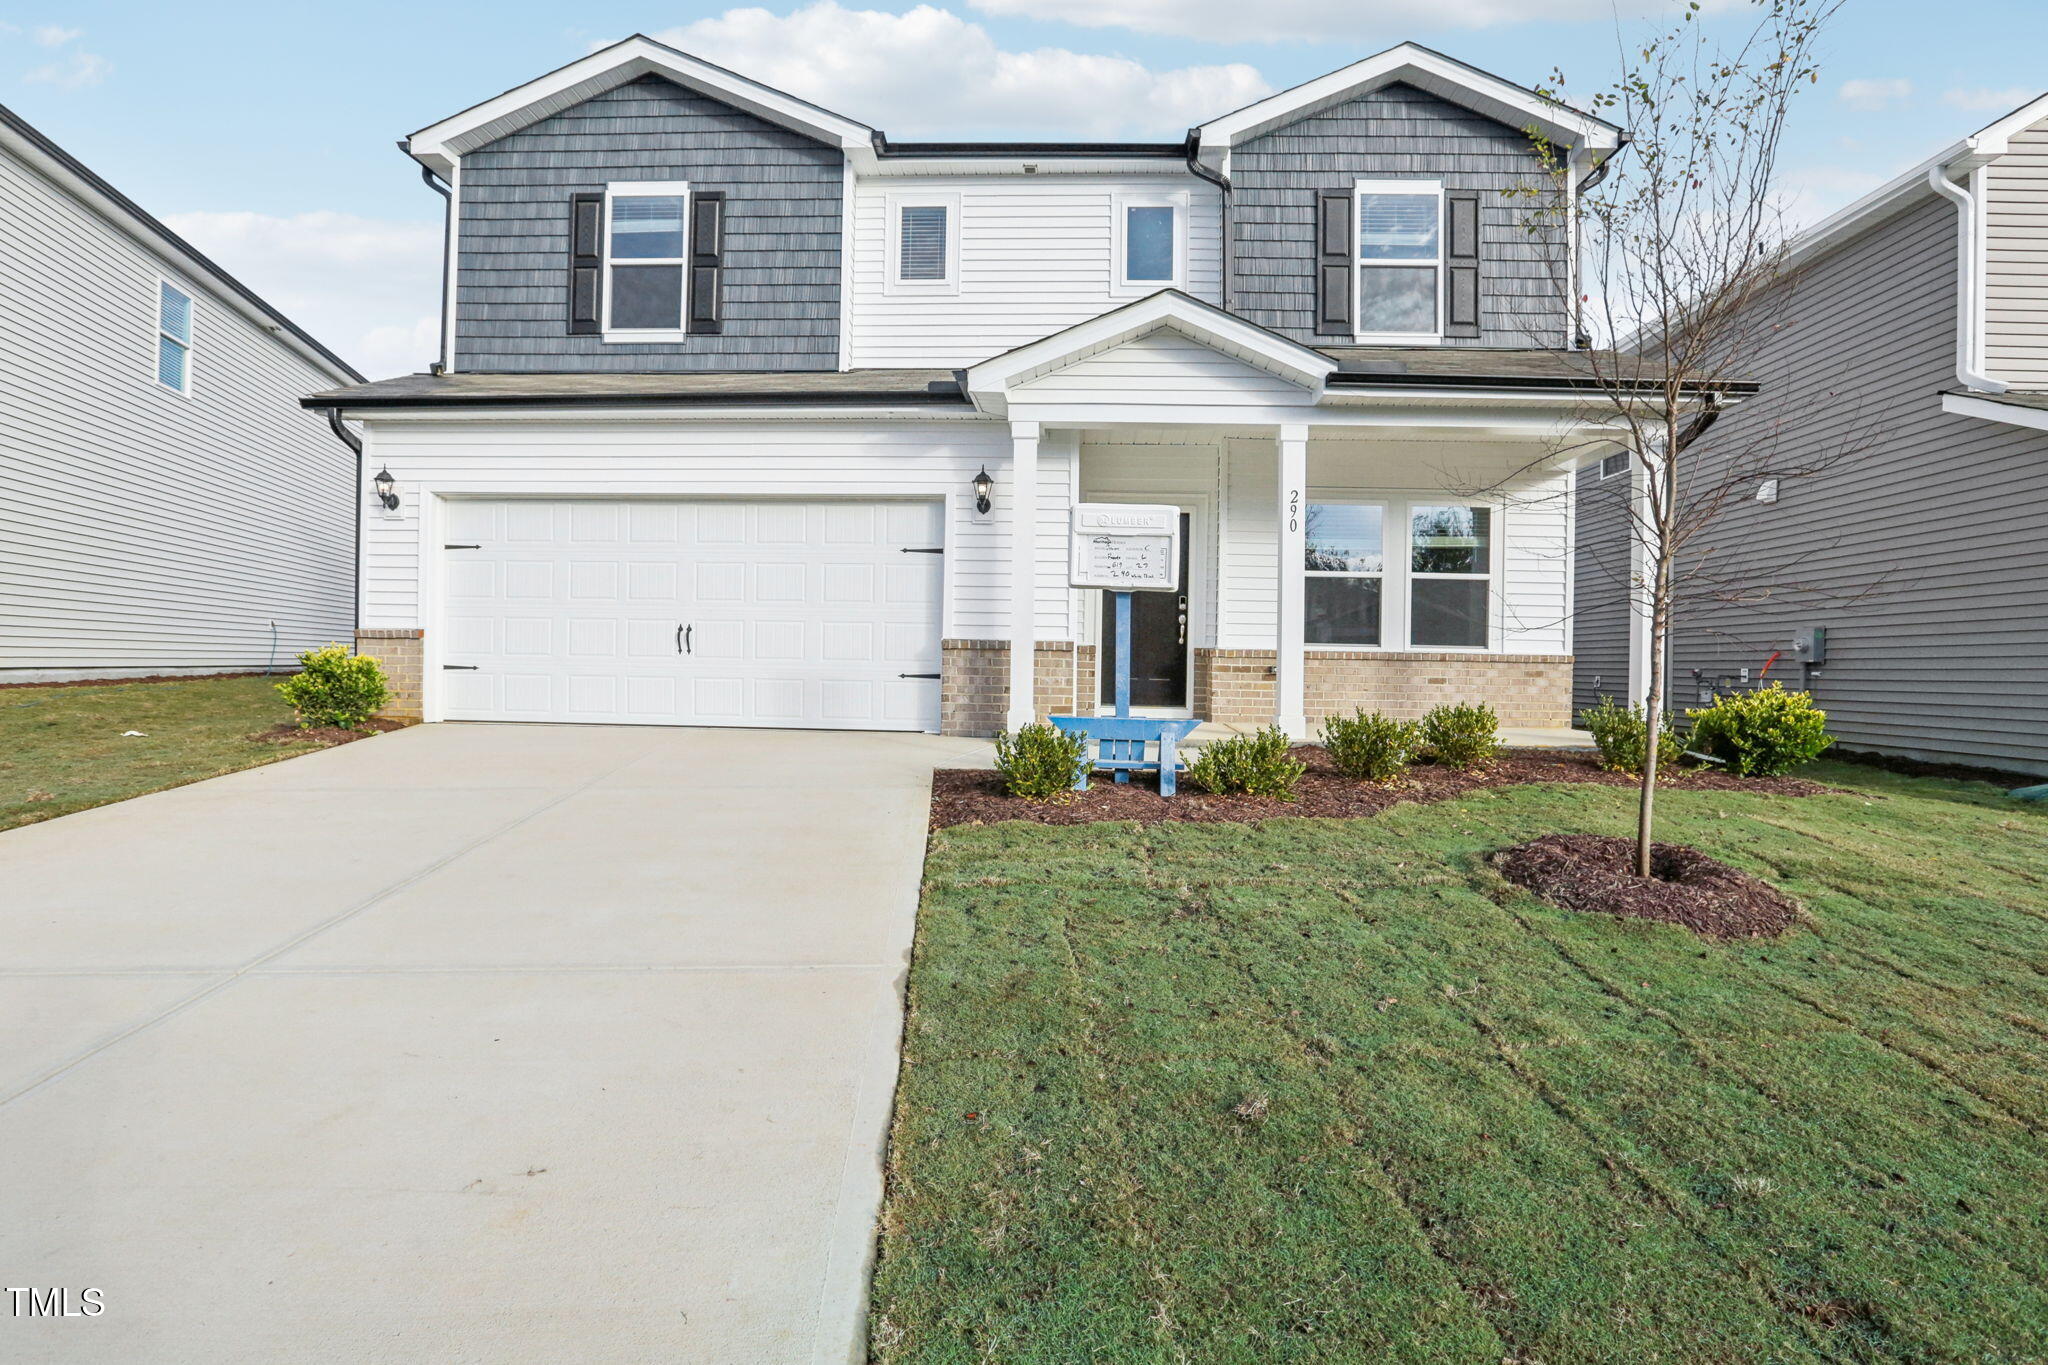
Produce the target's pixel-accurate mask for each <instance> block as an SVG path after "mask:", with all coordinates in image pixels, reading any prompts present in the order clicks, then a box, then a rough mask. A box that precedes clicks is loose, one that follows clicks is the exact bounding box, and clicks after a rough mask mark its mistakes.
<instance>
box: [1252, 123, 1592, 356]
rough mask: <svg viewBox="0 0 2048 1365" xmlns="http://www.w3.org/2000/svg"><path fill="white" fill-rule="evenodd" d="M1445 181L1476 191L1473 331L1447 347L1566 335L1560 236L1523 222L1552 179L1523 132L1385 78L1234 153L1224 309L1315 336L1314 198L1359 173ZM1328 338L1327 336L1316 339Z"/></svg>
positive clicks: (1554, 339) (1557, 342)
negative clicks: (1533, 230) (1383, 83)
mask: <svg viewBox="0 0 2048 1365" xmlns="http://www.w3.org/2000/svg"><path fill="white" fill-rule="evenodd" d="M1373 176H1380V177H1387V178H1400V177H1413V178H1416V179H1432V180H1442V181H1443V183H1444V188H1445V189H1446V190H1476V191H1479V192H1480V193H1481V194H1482V195H1483V196H1484V197H1483V198H1482V199H1481V201H1480V208H1479V231H1480V335H1479V336H1477V337H1474V338H1470V339H1468V340H1463V341H1460V340H1456V339H1446V340H1445V342H1444V344H1445V345H1448V346H1459V345H1463V346H1568V345H1570V344H1571V339H1570V336H1569V330H1570V329H1569V326H1568V310H1567V308H1566V299H1567V298H1568V295H1569V291H1568V288H1567V286H1566V285H1565V284H1564V281H1563V275H1562V271H1563V268H1564V261H1565V248H1564V244H1563V242H1562V241H1561V240H1549V239H1546V238H1545V237H1539V236H1532V235H1531V234H1530V232H1529V230H1528V228H1527V227H1526V224H1527V223H1528V222H1529V220H1530V216H1531V214H1532V212H1533V211H1534V209H1535V206H1536V204H1537V203H1538V201H1537V200H1533V199H1530V198H1527V197H1524V196H1515V195H1511V194H1510V191H1515V190H1522V191H1530V190H1533V191H1537V192H1540V193H1542V194H1545V195H1547V194H1548V193H1549V181H1548V179H1547V178H1546V177H1545V176H1544V174H1543V172H1542V169H1541V167H1540V166H1539V164H1538V162H1537V160H1536V157H1535V155H1534V153H1533V151H1532V150H1531V147H1530V143H1529V138H1528V136H1527V134H1525V133H1523V132H1521V131H1519V130H1517V129H1514V128H1509V127H1507V126H1505V125H1503V124H1499V123H1495V122H1494V121H1493V120H1491V119H1489V118H1487V117H1485V116H1484V115H1481V114H1476V113H1473V112H1472V111H1471V110H1468V109H1464V108H1461V107H1459V106H1458V105H1455V104H1451V103H1449V102H1448V101H1446V100H1442V99H1439V98H1437V97H1436V96H1435V95H1431V94H1429V93H1427V92H1425V91H1422V90H1417V89H1415V88H1414V87H1413V86H1406V85H1392V86H1387V87H1385V88H1383V89H1380V90H1376V91H1374V92H1372V93H1371V94H1369V95H1364V96H1361V97H1360V98H1358V99H1355V100H1351V101H1349V102H1348V103H1345V104H1341V105H1338V106H1336V107H1334V108H1331V109H1326V110H1324V111H1323V112H1321V113H1318V114H1311V115H1309V116H1308V117H1307V118H1304V119H1301V120H1299V121H1297V122H1294V123H1291V124H1288V125H1287V126H1286V127H1284V128H1279V129H1276V130H1275V131H1273V132H1271V133H1268V134H1266V135H1265V136H1264V137H1260V138H1255V139H1253V140H1251V141H1249V142H1246V143H1244V144H1242V145H1241V146H1239V147H1237V148H1236V149H1234V150H1233V151H1232V152H1231V171H1230V182H1231V207H1230V212H1231V222H1232V229H1231V232H1232V241H1231V246H1230V249H1231V272H1230V273H1231V292H1230V300H1231V309H1232V311H1234V312H1237V313H1240V314H1242V315H1243V316H1245V317H1247V318H1249V319H1251V320H1252V321H1253V322H1256V323H1259V324H1261V325H1263V326H1266V327H1271V328H1273V329H1274V330H1275V331H1278V332H1282V333H1284V334H1286V335H1287V336H1290V337H1293V338H1294V339H1295V340H1297V341H1303V342H1308V343H1310V344H1314V343H1315V342H1316V340H1317V337H1316V333H1315V314H1314V307H1315V259H1316V257H1315V248H1316V240H1315V199H1316V192H1317V191H1318V190H1337V189H1349V188H1350V187H1351V185H1352V183H1353V182H1354V181H1355V180H1357V179H1359V178H1361V177H1373ZM1322 340H1323V342H1324V344H1327V343H1328V341H1329V338H1327V337H1324V338H1322Z"/></svg>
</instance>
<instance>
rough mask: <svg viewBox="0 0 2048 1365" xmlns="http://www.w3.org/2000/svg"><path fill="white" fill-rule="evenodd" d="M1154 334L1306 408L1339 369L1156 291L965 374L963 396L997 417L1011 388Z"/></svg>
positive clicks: (1189, 300) (1198, 304) (1214, 311)
mask: <svg viewBox="0 0 2048 1365" xmlns="http://www.w3.org/2000/svg"><path fill="white" fill-rule="evenodd" d="M1160 327H1171V328H1172V329H1174V330H1175V331H1177V332H1180V333H1182V334H1183V335H1185V336H1187V337H1189V338H1191V339H1193V340H1195V341H1198V342H1200V343H1202V344H1203V345H1205V346H1212V347H1215V348H1216V349H1218V350H1220V351H1222V352H1223V353H1224V354H1226V355H1229V356H1232V357H1234V358H1236V359H1239V360H1243V361H1245V362H1246V363H1247V364H1251V365H1256V366H1258V367H1259V368H1260V369H1263V370H1267V371H1270V372H1272V373H1274V374H1277V375H1279V376H1280V377H1281V378H1283V379H1287V380H1291V381H1292V382H1294V383H1296V384H1299V385H1301V386H1302V388H1303V389H1305V390H1307V391H1308V393H1309V395H1310V401H1314V399H1316V398H1320V397H1321V396H1322V392H1323V385H1324V383H1325V382H1326V381H1327V380H1328V379H1329V377H1330V376H1331V375H1332V374H1334V373H1336V370H1337V362H1336V361H1334V360H1332V359H1330V358H1329V357H1328V356H1326V355H1324V354H1323V353H1322V352H1320V351H1315V350H1311V349H1310V348H1309V347H1307V346H1303V345H1302V344H1300V343H1299V342H1296V341H1290V340H1288V339H1287V338H1286V337H1283V336H1281V335H1280V334H1279V333H1277V332H1271V331H1268V330H1266V329H1265V328H1264V327H1261V326H1259V325H1257V324H1256V323H1251V322H1246V321H1245V320H1244V319H1242V318H1239V317H1235V316H1233V315H1232V314H1229V313H1226V312H1224V311H1223V310H1222V309H1220V308H1216V307H1213V306H1211V305H1209V304H1206V303H1203V302H1202V301H1201V300H1199V299H1196V298H1194V297H1192V296H1191V295H1188V294H1183V293H1181V292H1180V291H1179V290H1177V289H1162V290H1160V291H1158V292H1157V293H1154V294H1147V295H1146V296H1145V297H1144V298H1142V299H1138V300H1136V301H1134V302H1131V303H1127V304H1125V305H1124V306H1123V307H1121V308H1113V309H1111V310H1110V311H1109V312H1107V313H1104V314H1102V315H1101V316H1100V317H1096V318H1091V319H1089V320H1088V321H1087V322H1080V323H1076V324H1074V325H1073V326H1072V327H1069V328H1067V329H1065V330H1064V331H1059V332H1054V333H1053V334H1052V335H1051V336H1049V337H1043V338H1040V339H1039V340H1037V341H1034V342H1030V343H1029V344H1027V345H1023V346H1019V347H1017V348H1016V349H1015V350H1011V351H1005V352H1003V353H1002V354H1001V355H999V356H994V357H992V358H990V359H988V360H984V361H982V362H981V363H980V364H979V365H975V366H972V367H970V368H969V369H968V370H967V395H968V397H970V398H972V399H973V400H974V403H975V406H976V407H979V408H981V409H982V410H983V411H985V412H1002V411H1004V410H1005V407H1006V405H1007V401H1008V391H1009V387H1010V385H1011V384H1013V383H1016V382H1018V381H1020V380H1022V379H1025V378H1027V377H1031V376H1034V375H1037V374H1042V373H1047V372H1049V371H1051V370H1055V369H1058V368H1059V367H1060V366H1061V365H1063V364H1067V363H1069V362H1071V361H1073V360H1078V359H1080V358H1082V357H1084V356H1086V355H1089V354H1092V353H1094V352H1096V351H1101V350H1106V349H1108V348H1109V347H1111V346H1115V345H1118V344H1120V343H1122V342H1124V341H1128V340H1130V339H1132V338H1134V337H1139V336H1143V335H1144V334H1145V333H1147V332H1151V331H1155V330H1157V329H1158V328H1160Z"/></svg>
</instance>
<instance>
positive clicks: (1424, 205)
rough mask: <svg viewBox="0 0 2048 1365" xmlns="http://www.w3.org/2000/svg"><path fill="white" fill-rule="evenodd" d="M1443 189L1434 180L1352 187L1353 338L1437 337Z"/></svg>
mask: <svg viewBox="0 0 2048 1365" xmlns="http://www.w3.org/2000/svg"><path fill="white" fill-rule="evenodd" d="M1443 208H1444V194H1443V186H1442V184H1441V183H1439V182H1437V181H1435V180H1361V181H1359V182H1358V213H1357V217H1356V221H1357V223H1358V262H1357V264H1358V269H1357V270H1356V271H1355V272H1354V273H1355V274H1356V275H1357V277H1358V284H1357V288H1358V307H1357V310H1356V313H1355V316H1356V317H1357V320H1358V321H1357V328H1358V334H1359V335H1360V336H1361V337H1370V338H1375V339H1378V338H1386V339H1390V340H1399V339H1402V338H1408V339H1418V338H1433V337H1437V336H1441V335H1442V334H1443V322H1442V317H1443V283H1444V255H1443V253H1444V233H1443Z"/></svg>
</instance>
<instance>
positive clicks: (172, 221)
mask: <svg viewBox="0 0 2048 1365" xmlns="http://www.w3.org/2000/svg"><path fill="white" fill-rule="evenodd" d="M164 221H165V222H166V223H167V224H169V226H170V228H171V230H172V231H173V232H176V233H177V234H178V235H179V236H181V237H183V238H185V239H186V240H187V241H189V242H191V243H192V244H193V245H194V246H196V247H198V248H199V249H200V250H201V251H203V252H205V253H206V254H207V255H208V256H211V257H212V258H213V259H214V260H215V261H218V262H219V263H220V265H221V266H222V267H223V268H224V269H226V270H227V271H228V273H229V274H231V275H233V276H235V278H237V279H239V280H240V281H242V283H244V284H246V285H248V286H249V287H250V288H251V289H253V290H255V291H256V292H257V293H258V294H261V295H262V296H263V297H264V298H265V299H266V300H268V301H269V302H270V303H272V304H274V305H276V307H277V309H278V311H280V312H282V313H283V314H284V315H285V316H286V317H288V318H290V319H291V320H292V321H293V322H296V323H297V324H299V326H301V327H303V328H305V329H306V330H307V331H308V332H310V333H312V334H313V336H314V337H316V338H318V339H319V341H320V342H321V343H322V344H323V345H325V346H326V347H327V348H328V349H329V350H331V351H333V352H335V353H336V354H337V355H339V356H341V357H342V358H343V359H345V360H347V361H349V362H350V363H351V364H353V365H354V366H355V367H356V368H357V369H359V370H361V371H362V372H363V373H364V374H366V375H368V376H370V378H372V379H384V378H388V377H390V376H391V375H394V374H410V373H412V372H413V371H416V370H423V369H425V368H426V367H427V364H428V362H430V361H432V360H433V359H434V358H435V352H436V349H437V348H438V347H439V345H440V323H439V321H438V317H437V314H438V310H439V307H440V299H441V224H440V223H439V222H438V221H436V220H432V219H429V220H426V221H413V220H397V219H387V218H360V217H357V216H355V215H354V214H348V213H336V212H333V211H331V210H324V209H323V210H319V211H316V212H312V213H299V214H293V215H292V216H290V217H278V216H274V215H271V214H266V213H213V212H200V213H179V214H172V215H170V216H169V217H167V218H166V219H165V220H164Z"/></svg>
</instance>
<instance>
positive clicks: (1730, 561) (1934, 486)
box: [1574, 96, 2048, 773]
mask: <svg viewBox="0 0 2048 1365" xmlns="http://www.w3.org/2000/svg"><path fill="white" fill-rule="evenodd" d="M1790 265H1791V270H1790V274H1789V276H1788V281H1787V284H1786V285H1785V286H1784V287H1785V288H1786V289H1788V290H1789V291H1790V299H1789V306H1785V304H1783V303H1781V302H1780V301H1779V300H1776V299H1773V300H1768V301H1766V302H1765V303H1764V304H1762V305H1760V306H1761V307H1766V308H1770V309H1773V310H1775V312H1774V313H1773V316H1774V317H1777V318H1779V319H1780V320H1781V321H1782V323H1783V325H1782V327H1781V328H1780V329H1779V330H1778V332H1777V333H1776V337H1775V339H1774V340H1773V341H1772V342H1771V343H1770V344H1769V347H1768V352H1767V354H1766V355H1765V356H1764V357H1763V358H1762V363H1761V364H1760V365H1759V366H1758V367H1757V368H1756V370H1755V372H1754V377H1755V378H1757V379H1758V380H1760V381H1762V385H1763V396H1762V397H1759V398H1755V399H1752V400H1750V401H1749V402H1747V403H1745V404H1744V405H1743V406H1741V407H1739V408H1736V409H1733V410H1731V411H1730V412H1729V413H1728V415H1727V416H1725V417H1723V418H1722V419H1721V421H1720V422H1719V423H1718V424H1717V425H1716V426H1715V427H1714V428H1713V429H1712V430H1711V431H1710V432H1709V433H1708V434H1707V435H1706V436H1705V437H1704V438H1703V439H1702V440H1701V442H1700V443H1699V445H1698V446H1696V447H1695V450H1696V452H1697V453H1698V455H1699V456H1700V458H1701V459H1702V460H1703V461H1705V462H1707V465H1708V467H1711V462H1712V461H1713V459H1714V458H1715V453H1716V452H1717V451H1724V450H1727V449H1729V448H1731V447H1734V446H1738V445H1741V444H1743V443H1750V442H1754V441H1756V440H1758V439H1759V438H1761V437H1763V436H1764V435H1765V434H1766V433H1774V435H1772V436H1771V437H1770V439H1774V440H1775V441H1776V442H1777V450H1778V453H1777V454H1776V455H1774V456H1773V457H1772V463H1773V464H1775V465H1779V466H1784V467H1793V466H1799V465H1802V464H1804V465H1808V466H1819V467H1820V468H1819V472H1817V473H1814V474H1812V475H1810V476H1807V477H1802V478H1798V479H1786V480H1782V481H1780V486H1779V487H1777V488H1775V489H1759V490H1758V491H1759V493H1761V494H1762V495H1763V497H1764V498H1769V499H1772V500H1769V501H1764V500H1760V499H1758V498H1756V497H1755V496H1752V499H1751V500H1749V501H1746V502H1741V503H1737V504H1735V505H1734V506H1733V507H1732V508H1731V510H1729V511H1728V512H1726V513H1725V514H1724V515H1723V516H1722V517H1721V518H1720V519H1719V520H1718V521H1717V522H1716V523H1715V525H1714V526H1713V528H1712V530H1711V531H1710V532H1709V533H1708V534H1706V535H1705V536H1703V537H1702V538H1701V539H1700V540H1699V541H1698V548H1699V549H1701V550H1703V551H1707V552H1710V553H1711V555H1712V556H1713V563H1714V568H1713V578H1714V579H1715V580H1716V581H1717V582H1718V583H1727V584H1731V585H1736V584H1739V585H1741V586H1742V587H1743V588H1744V589H1745V591H1744V593H1743V594H1742V598H1743V600H1741V601H1739V602H1738V601H1730V600H1727V597H1728V594H1727V593H1725V592H1717V593H1715V594H1713V595H1712V596H1700V597H1697V598H1696V599H1695V600H1693V601H1690V602H1688V603H1687V604H1686V605H1685V607H1684V608H1683V610H1682V611H1681V614H1680V616H1679V619H1678V621H1677V623H1676V629H1675V632H1674V638H1673V639H1672V642H1671V648H1670V664H1671V668H1670V677H1671V688H1670V692H1669V696H1670V699H1671V700H1672V702H1673V703H1675V704H1676V705H1678V706H1680V707H1685V706H1694V705H1698V704H1699V703H1700V701H1701V700H1702V699H1703V697H1705V696H1707V695H1708V694H1710V693H1712V692H1713V691H1715V690H1731V689H1740V688H1744V687H1752V686H1755V685H1756V684H1757V682H1758V680H1759V678H1760V677H1761V678H1763V679H1764V680H1765V681H1768V680H1770V679H1782V680H1783V681H1784V682H1785V684H1786V685H1787V686H1794V687H1796V686H1800V685H1805V686H1807V687H1810V688H1811V689H1812V691H1813V693H1814V696H1815V697H1816V699H1817V700H1818V701H1819V703H1820V705H1821V706H1822V707H1824V708H1825V709H1826V711H1827V713H1828V719H1829V724H1830V728H1831V729H1832V730H1833V731H1834V732H1835V734H1836V735H1837V736H1838V738H1839V739H1840V741H1841V743H1842V744H1843V745H1844V746H1846V747H1849V748H1853V749H1862V750H1870V751H1875V752H1881V753H1888V754H1896V755H1902V756H1905V757H1912V758H1921V759H1931V760H1945V761H1948V762H1960V763H1967V764H1976V765H1981V766H1994V767H2002V768H2008V769H2014V770H2018V771H2023V772H2031V773H2048V96H2044V97H2042V98H2041V99H2038V100H2035V101H2034V102H2033V103H2031V104H2028V105H2026V106H2025V107H2024V108H2021V109H2019V110H2017V111H2016V112H2014V113H2013V114H2011V115H2009V116H2007V117H2006V118H2003V119H2000V120H1999V121H1998V122H1996V123H1994V124H1992V125H1990V126H1989V127H1987V128H1985V129H1984V130H1982V131H1981V132H1979V133H1977V134H1975V135H1974V136H1971V137H1968V138H1965V139H1963V140H1962V141H1961V142H1958V143H1956V144H1955V145H1954V146H1951V147H1949V148H1947V149H1946V150H1944V151H1942V152H1941V153H1940V154H1938V155H1937V156H1935V157H1933V158H1931V159H1929V160H1928V161H1926V162H1923V163H1922V164H1921V165H1919V166H1917V167H1915V168H1914V169H1913V170H1911V171H1908V172H1906V173H1905V174H1904V175H1902V176H1900V177H1899V178H1898V179H1896V180H1894V181H1893V182H1891V183H1890V184H1888V185H1885V186H1884V187H1882V188H1880V189H1878V190H1876V191H1874V192H1873V193H1871V194H1869V195H1866V196H1865V197H1864V198H1863V199H1861V200H1859V201H1857V202H1856V203H1854V204H1852V205H1850V206H1849V207H1848V208H1846V209H1843V210H1842V211H1841V212H1839V213H1837V214H1835V215H1834V216H1833V217H1831V218H1829V219H1827V220H1826V221H1824V222H1822V223H1820V224H1819V225H1817V226H1816V227H1815V228H1814V229H1813V230H1812V231H1810V232H1808V233H1806V234H1805V235H1804V236H1803V237H1802V238H1801V239H1799V240H1798V241H1797V242H1796V243H1795V244H1794V247H1793V251H1792V255H1791V261H1790ZM1625 465H1626V461H1625V460H1624V459H1621V458H1616V459H1614V460H1611V461H1610V462H1609V463H1608V466H1607V467H1606V469H1605V470H1603V469H1602V468H1601V467H1600V466H1597V465H1595V466H1589V467H1587V468H1585V469H1584V470H1582V471H1581V472H1580V475H1579V479H1580V490H1579V525H1580V535H1581V538H1580V549H1579V566H1578V601H1579V611H1578V619H1577V631H1576V634H1577V644H1578V649H1577V656H1578V657H1577V670H1576V687H1575V692H1574V700H1575V702H1576V704H1577V705H1579V706H1581V707H1583V706H1585V705H1589V704H1591V703H1592V701H1593V700H1594V699H1595V697H1596V696H1597V695H1599V694H1603V693H1604V694H1609V695H1613V696H1615V697H1617V698H1625V697H1632V696H1636V695H1638V694H1639V690H1640V688H1641V687H1642V686H1643V683H1642V679H1643V676H1644V664H1645V662H1646V660H1647V655H1646V654H1645V653H1643V651H1644V650H1645V649H1646V648H1647V643H1646V636H1645V634H1644V632H1643V631H1642V630H1641V628H1640V621H1641V619H1642V618H1641V614H1640V613H1632V612H1631V609H1630V606H1629V600H1628V587H1627V584H1628V581H1629V573H1630V570H1629V558H1630V542H1631V540H1632V539H1633V538H1632V537H1631V536H1630V534H1629V530H1628V521H1627V516H1626V511H1625V508H1624V506H1623V503H1622V499H1623V498H1624V497H1625V496H1626V490H1628V489H1629V487H1630V482H1631V481H1630V478H1629V477H1628V472H1627V471H1626V469H1625ZM1632 617H1633V619H1634V621H1635V622H1636V623H1637V629H1636V630H1635V632H1634V635H1635V645H1634V651H1633V654H1632V650H1631V644H1630V639H1631V629H1630V627H1631V619H1632ZM1806 627H1820V628H1822V629H1824V630H1825V631H1826V639H1825V651H1826V652H1825V656H1824V658H1823V659H1822V661H1821V662H1820V663H1819V664H1817V665H1815V666H1811V667H1803V666H1802V664H1801V662H1800V661H1799V659H1798V658H1797V656H1795V655H1794V653H1793V652H1792V642H1793V637H1794V634H1795V632H1796V631H1799V630H1800V629H1802V628H1806ZM1773 654H1776V655H1777V656H1778V657H1777V659H1776V661H1775V662H1774V663H1773V662H1772V661H1771V656H1772V655H1773ZM1632 658H1633V661H1634V664H1635V668H1634V672H1633V674H1632V673H1631V662H1632ZM1766 664H1770V669H1769V672H1768V673H1767V674H1766V673H1764V671H1763V670H1764V668H1765V666H1766Z"/></svg>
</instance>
